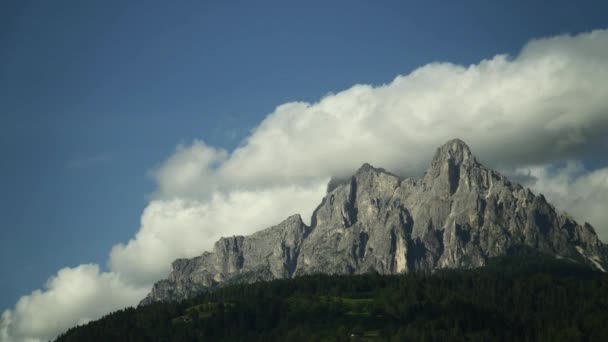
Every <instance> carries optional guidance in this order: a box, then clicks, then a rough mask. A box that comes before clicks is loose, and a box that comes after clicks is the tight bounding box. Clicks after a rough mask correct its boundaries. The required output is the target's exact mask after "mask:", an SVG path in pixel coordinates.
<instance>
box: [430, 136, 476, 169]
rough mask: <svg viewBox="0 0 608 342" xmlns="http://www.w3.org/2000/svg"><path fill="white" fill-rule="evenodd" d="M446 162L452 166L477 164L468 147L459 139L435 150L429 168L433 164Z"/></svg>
mask: <svg viewBox="0 0 608 342" xmlns="http://www.w3.org/2000/svg"><path fill="white" fill-rule="evenodd" d="M448 161H449V162H452V163H453V164H454V165H461V164H464V163H475V164H476V163H477V161H476V159H475V157H474V156H473V154H472V153H471V149H470V148H469V146H468V145H467V144H466V143H465V142H464V141H462V140H460V139H452V140H450V141H448V142H446V143H445V144H443V145H441V146H440V147H439V148H438V149H437V152H435V156H434V157H433V161H432V162H431V166H432V165H433V164H438V163H444V162H448Z"/></svg>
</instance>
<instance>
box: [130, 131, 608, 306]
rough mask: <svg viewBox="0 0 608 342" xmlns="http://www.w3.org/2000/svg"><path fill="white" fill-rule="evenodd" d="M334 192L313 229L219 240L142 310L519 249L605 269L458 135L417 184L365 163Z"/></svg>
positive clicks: (565, 223) (585, 231)
mask: <svg viewBox="0 0 608 342" xmlns="http://www.w3.org/2000/svg"><path fill="white" fill-rule="evenodd" d="M332 188H333V189H331V190H330V191H329V192H328V193H327V195H326V197H325V198H323V200H322V202H321V204H320V205H319V207H318V208H317V209H316V210H315V212H314V213H313V217H312V219H311V227H308V226H306V225H305V224H304V223H303V222H302V220H301V218H300V216H299V215H296V216H292V217H289V218H288V219H287V220H285V221H284V222H282V223H280V224H279V225H277V226H274V227H271V228H268V229H266V230H263V231H260V232H257V233H255V234H252V235H250V236H247V237H243V236H237V237H231V238H222V239H220V240H219V241H218V242H217V243H216V244H215V246H214V249H213V252H211V253H209V252H205V253H203V254H202V255H201V256H199V257H196V258H193V259H178V260H176V261H175V262H174V263H173V271H172V272H171V275H170V276H169V278H168V279H165V280H161V281H159V282H158V283H157V284H155V286H154V288H153V289H152V291H151V293H150V294H149V295H148V296H147V297H146V298H145V299H144V300H143V301H142V303H141V304H147V303H150V302H153V301H157V300H179V299H184V298H187V297H188V296H191V295H193V294H195V293H197V292H198V291H200V290H203V289H205V288H208V287H212V286H216V285H218V284H221V283H224V282H227V281H229V282H252V281H258V280H270V279H276V278H289V277H294V276H298V275H303V274H310V273H336V274H356V273H365V272H378V273H381V274H394V273H401V272H411V271H414V270H421V271H432V270H434V269H437V268H455V267H478V266H483V265H484V264H485V263H486V260H487V259H488V258H490V257H494V256H500V255H504V254H507V253H509V251H510V250H511V249H512V248H514V247H517V246H521V245H525V246H529V247H532V248H535V249H538V250H540V251H542V252H544V253H548V254H551V255H555V256H556V257H560V258H569V259H573V260H578V261H580V262H582V263H586V264H589V265H590V266H591V267H594V268H597V269H599V270H601V271H605V269H608V254H607V253H606V252H605V247H604V245H603V244H602V243H601V241H600V240H599V239H598V237H597V235H596V234H595V231H594V230H593V228H592V227H591V226H590V225H589V224H586V223H585V224H584V225H580V224H578V223H577V222H575V221H574V220H573V219H572V218H570V217H569V216H567V215H565V214H559V213H557V212H556V210H555V208H554V207H553V206H551V205H550V204H549V203H547V201H546V200H545V198H544V197H543V196H542V195H539V196H536V195H534V194H533V193H532V192H531V191H530V190H528V189H525V188H523V187H522V186H521V185H519V184H515V183H512V182H510V181H509V180H508V179H506V178H505V177H504V176H502V175H501V174H499V173H498V172H496V171H493V170H490V169H487V168H485V167H484V166H483V165H481V164H480V163H479V162H478V161H477V160H476V159H475V157H474V156H473V155H472V154H471V151H470V150H469V148H468V146H467V145H466V144H465V143H464V142H462V141H461V140H458V139H455V140H452V141H449V142H447V143H446V144H444V145H443V146H441V147H440V148H439V149H438V150H437V152H436V154H435V156H434V158H433V161H432V162H431V165H430V167H429V169H428V170H427V172H426V173H425V175H424V176H423V177H421V178H418V179H410V178H407V179H401V178H399V177H397V176H395V175H393V174H391V173H389V172H386V171H384V170H383V169H377V168H374V167H372V166H370V165H368V164H365V165H363V166H362V167H361V168H360V169H359V170H358V171H357V172H356V174H355V175H354V176H352V177H351V178H350V179H349V180H347V181H345V182H343V183H341V184H334V186H332Z"/></svg>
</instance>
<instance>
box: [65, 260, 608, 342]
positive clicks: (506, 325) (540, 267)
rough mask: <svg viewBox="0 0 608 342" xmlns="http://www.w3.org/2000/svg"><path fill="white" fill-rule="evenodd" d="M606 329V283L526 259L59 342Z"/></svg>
mask: <svg viewBox="0 0 608 342" xmlns="http://www.w3.org/2000/svg"><path fill="white" fill-rule="evenodd" d="M607 323H608V275H605V274H602V273H597V272H594V271H592V270H590V269H588V268H585V267H583V266H580V265H579V264H576V263H573V262H568V261H564V260H556V259H553V258H550V257H544V256H542V255H538V254H537V253H534V252H531V251H519V252H518V253H516V256H511V257H507V258H501V259H496V260H493V261H492V262H490V264H489V265H488V266H487V267H484V268H480V269H475V270H451V271H441V272H438V273H435V274H432V275H429V274H404V275H399V276H381V275H377V274H368V275H360V276H331V275H313V276H305V277H299V278H296V279H291V280H276V281H272V282H262V283H256V284H249V285H231V286H228V287H224V288H218V289H216V290H214V291H210V292H207V293H204V294H201V295H200V296H199V297H197V298H195V299H191V300H187V301H184V302H181V303H155V304H152V305H148V306H145V307H139V308H128V309H124V310H120V311H117V312H114V313H112V314H109V315H107V316H105V317H103V318H102V319H100V320H98V321H94V322H91V323H88V324H86V325H84V326H81V327H76V328H72V329H70V330H68V331H67V332H66V333H64V334H62V335H61V336H59V337H58V339H57V341H60V342H68V341H200V340H204V341H349V340H350V341H353V340H361V341H374V340H378V341H385V340H394V341H403V340H413V341H436V340H468V341H488V340H505V341H511V340H521V341H526V340H530V341H532V340H534V341H573V340H587V341H605V340H607V339H608V324H607Z"/></svg>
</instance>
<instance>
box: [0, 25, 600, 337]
mask: <svg viewBox="0 0 608 342" xmlns="http://www.w3.org/2000/svg"><path fill="white" fill-rule="evenodd" d="M606 79H608V31H606V30H597V31H593V32H589V33H584V34H579V35H575V36H570V35H563V36H557V37H552V38H547V39H540V40H533V41H531V42H529V43H528V44H527V45H526V46H525V47H524V48H523V49H522V51H521V52H520V53H519V54H518V55H517V56H515V57H510V56H506V55H497V56H494V57H492V58H490V59H486V60H482V61H481V62H479V63H477V64H474V65H469V66H462V65H455V64H451V63H431V64H428V65H425V66H423V67H420V68H418V69H416V70H414V71H413V72H412V73H410V74H408V75H403V76H398V77H396V78H395V79H394V80H393V81H392V82H390V83H387V84H384V85H380V86H370V85H355V86H353V87H351V88H349V89H347V90H344V91H341V92H339V93H336V94H330V95H327V96H325V97H324V98H322V99H320V100H319V101H318V102H316V103H306V102H291V103H286V104H282V105H280V106H278V107H277V108H276V110H275V111H274V112H272V113H270V114H269V115H268V116H267V117H266V118H265V119H264V120H263V121H262V122H261V123H260V124H259V125H258V126H257V128H255V129H254V130H253V131H252V132H251V134H250V135H249V136H248V137H247V138H246V139H245V140H244V141H243V142H242V144H241V145H240V146H239V147H238V148H237V149H236V150H234V151H225V150H223V149H221V148H216V147H212V146H208V145H206V144H204V143H203V142H200V141H195V142H194V143H192V144H191V145H189V146H179V147H178V148H177V150H176V151H175V153H174V154H173V155H172V156H170V157H169V158H168V159H167V160H166V161H165V162H164V163H163V164H162V165H161V166H160V167H159V168H158V169H157V170H155V171H154V172H153V175H154V177H155V179H156V181H157V183H158V190H157V193H156V196H155V198H154V199H153V200H152V201H151V202H150V203H149V205H148V206H147V208H146V209H145V210H144V213H143V214H142V218H141V226H140V229H139V231H138V233H137V234H136V236H135V237H134V238H133V239H132V240H130V241H128V242H127V243H124V244H117V245H116V246H114V247H113V248H112V251H111V252H110V255H109V261H108V265H109V271H108V272H100V271H99V268H98V266H96V265H81V266H78V267H75V268H66V269H63V270H61V271H59V272H58V273H57V275H56V276H55V277H53V278H51V279H50V280H49V282H48V283H47V285H46V286H45V287H44V289H42V290H39V291H34V292H33V293H32V294H30V295H26V296H23V297H22V298H21V299H20V300H19V302H18V303H17V304H16V305H15V307H14V308H13V309H11V310H6V311H5V312H4V313H3V315H2V320H1V323H0V340H2V341H42V340H47V339H49V338H53V337H54V336H56V335H57V334H58V333H60V332H61V331H63V330H65V329H67V328H69V327H70V326H73V325H75V324H79V323H83V322H86V321H87V320H90V319H96V318H99V317H100V316H102V315H103V314H105V313H107V312H109V311H112V310H116V309H119V308H122V307H125V306H129V305H133V304H135V303H137V301H138V300H139V299H141V298H142V297H143V295H144V294H145V292H146V291H147V290H148V289H149V288H150V286H151V285H152V283H153V282H154V281H155V280H158V279H159V278H161V277H163V276H165V275H166V274H167V273H168V271H169V267H170V263H171V261H172V260H173V259H175V258H178V257H192V256H195V255H198V254H200V253H201V252H202V251H204V250H208V249H210V248H211V246H212V244H213V242H214V241H215V240H217V239H218V238H219V237H220V236H226V235H233V234H249V233H251V232H253V231H256V230H259V229H261V228H264V227H266V226H270V225H272V224H276V223H278V222H279V221H281V220H282V219H284V218H286V217H287V216H289V215H291V214H293V213H301V214H302V215H303V217H304V218H305V219H306V218H308V217H309V216H310V213H311V212H312V210H313V208H314V207H315V206H316V205H317V203H318V202H319V201H320V199H321V197H322V195H323V193H324V190H325V185H326V184H327V181H328V179H329V177H331V176H344V175H348V174H350V173H352V172H353V171H354V170H355V169H356V168H357V167H358V166H360V165H361V164H362V163H364V162H370V163H371V164H373V165H377V166H382V167H384V168H386V169H389V170H391V171H393V172H395V173H399V174H402V175H416V174H420V173H421V172H422V171H423V170H424V169H425V168H426V165H427V163H428V161H429V160H430V158H431V156H432V154H433V151H434V149H435V148H436V147H437V146H438V145H440V144H441V143H443V142H445V141H446V140H448V139H451V138H454V137H459V138H462V139H464V140H465V141H467V142H468V143H469V145H470V146H471V148H472V150H473V152H474V153H475V154H476V155H477V156H478V157H479V159H480V160H481V161H482V162H484V163H485V164H486V165H488V166H491V167H494V168H498V169H502V170H515V171H514V172H515V175H516V176H523V178H525V179H527V180H528V183H527V184H528V185H529V186H531V187H532V189H533V190H534V191H536V192H542V193H544V194H545V195H546V196H547V198H548V199H549V200H550V201H552V202H553V203H555V204H556V205H557V206H558V208H562V209H565V210H567V211H568V212H570V213H572V214H573V215H574V216H575V218H577V219H579V220H581V221H589V222H590V223H591V224H593V225H594V226H595V227H596V229H597V231H598V232H599V234H600V237H602V238H603V239H604V240H606V238H608V215H606V214H605V208H606V207H608V195H606V194H608V168H597V167H596V169H593V170H587V169H585V167H584V165H585V164H584V162H585V158H586V157H588V156H593V155H596V154H597V153H598V152H600V151H606V150H607V149H608V134H607V133H608V101H606V98H608V83H607V82H606V81H605V80H606ZM566 161H568V162H567V163H566V164H564V163H565V162H566ZM539 165H540V166H539ZM560 165H561V166H560ZM573 195H574V196H573Z"/></svg>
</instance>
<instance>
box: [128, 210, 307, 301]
mask: <svg viewBox="0 0 608 342" xmlns="http://www.w3.org/2000/svg"><path fill="white" fill-rule="evenodd" d="M309 233H310V228H309V227H308V226H306V225H305V224H304V223H303V222H302V218H301V217H300V215H294V216H291V217H289V218H287V219H286V220H285V221H283V222H281V223H280V224H278V225H276V226H274V227H271V228H268V229H265V230H262V231H260V232H257V233H255V234H252V235H250V236H246V237H244V236H233V237H228V238H221V239H220V240H219V241H217V242H216V243H215V245H214V247H213V252H205V253H203V254H202V255H201V256H198V257H195V258H192V259H177V260H175V261H174V262H173V264H172V271H171V274H170V275H169V278H167V279H164V280H161V281H159V282H157V283H156V284H155V285H154V287H153V288H152V291H151V292H150V293H149V294H148V296H146V298H144V300H143V301H142V302H141V303H140V305H145V304H148V303H152V302H154V301H158V300H181V299H186V298H189V297H190V296H191V295H193V294H196V293H198V292H200V291H201V290H204V289H205V288H210V287H213V286H216V285H218V284H220V283H224V282H226V281H227V280H233V281H237V280H238V281H243V282H254V281H260V280H270V279H277V278H289V277H291V276H293V273H294V271H295V269H296V264H297V260H298V255H299V253H300V248H301V246H302V243H303V241H304V239H306V237H307V236H308V234H309Z"/></svg>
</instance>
